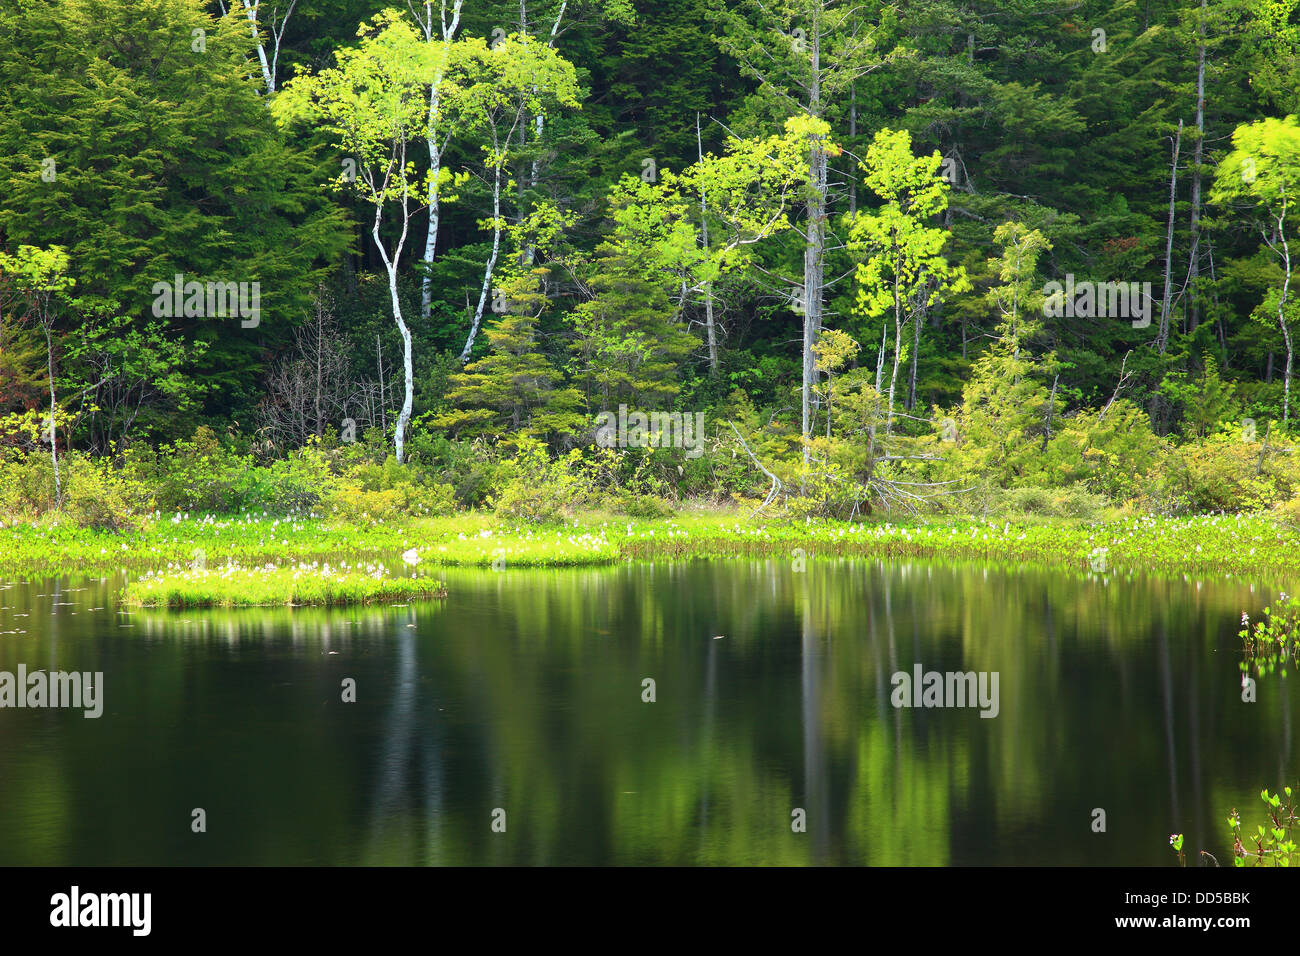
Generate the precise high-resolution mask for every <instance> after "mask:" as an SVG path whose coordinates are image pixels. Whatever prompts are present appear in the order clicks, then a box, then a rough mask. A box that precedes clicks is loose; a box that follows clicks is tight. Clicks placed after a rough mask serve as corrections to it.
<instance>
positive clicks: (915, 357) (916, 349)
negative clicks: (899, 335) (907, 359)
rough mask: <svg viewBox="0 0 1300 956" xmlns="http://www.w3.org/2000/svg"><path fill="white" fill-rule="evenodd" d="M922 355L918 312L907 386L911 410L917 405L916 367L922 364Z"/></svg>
mask: <svg viewBox="0 0 1300 956" xmlns="http://www.w3.org/2000/svg"><path fill="white" fill-rule="evenodd" d="M920 355H921V316H920V314H919V313H918V314H917V316H916V321H915V322H914V323H913V329H912V373H911V382H910V383H909V384H908V387H907V410H908V411H909V412H910V411H911V410H912V409H913V408H914V407H915V406H916V368H917V365H918V364H920Z"/></svg>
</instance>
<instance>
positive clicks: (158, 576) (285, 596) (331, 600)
mask: <svg viewBox="0 0 1300 956" xmlns="http://www.w3.org/2000/svg"><path fill="white" fill-rule="evenodd" d="M446 595H447V590H446V588H444V587H443V585H442V583H441V582H440V581H432V580H429V579H428V578H422V577H410V578H394V577H389V576H388V572H387V570H386V569H385V568H384V567H383V566H382V565H371V566H367V567H350V566H348V565H346V564H343V565H339V566H336V567H331V566H330V565H329V564H325V565H316V564H311V565H307V564H300V565H290V566H285V567H277V566H275V565H265V566H263V567H240V566H238V565H233V564H232V565H227V566H225V567H222V568H217V569H215V570H211V571H207V570H197V569H196V570H170V571H163V572H157V573H154V572H150V573H148V574H146V575H144V576H143V577H141V578H138V579H137V580H135V581H132V582H131V583H130V584H128V585H127V586H126V587H125V588H124V589H123V591H122V599H123V602H124V603H126V604H129V605H134V606H136V607H262V606H270V605H283V604H372V603H374V602H376V601H386V600H393V599H414V598H439V597H446Z"/></svg>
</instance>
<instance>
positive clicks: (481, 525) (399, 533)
mask: <svg viewBox="0 0 1300 956" xmlns="http://www.w3.org/2000/svg"><path fill="white" fill-rule="evenodd" d="M412 550H413V551H414V552H415V558H416V560H417V561H418V562H419V564H420V566H422V567H428V566H430V565H447V566H476V567H496V568H511V567H562V566H577V565H593V564H609V563H613V562H617V561H622V560H654V559H659V558H674V559H683V558H705V559H722V558H733V557H735V558H745V557H781V558H786V559H789V560H798V559H801V558H802V559H804V560H811V559H814V558H817V557H825V556H861V557H869V558H884V559H923V558H943V559H955V560H972V561H979V562H987V563H995V564H1010V565H1017V564H1033V565H1037V566H1040V567H1060V568H1063V569H1068V570H1074V571H1079V572H1098V573H1107V574H1119V575H1123V574H1132V573H1142V572H1153V573H1160V574H1196V575H1203V576H1224V575H1234V576H1249V577H1267V578H1270V579H1279V580H1292V579H1300V532H1298V531H1297V529H1296V528H1294V527H1293V526H1292V525H1289V524H1287V523H1285V522H1281V521H1278V520H1277V519H1275V518H1272V517H1265V516H1237V515H1226V516H1224V515H1219V516H1215V515H1211V516H1202V517H1191V518H1154V517H1134V518H1125V519H1117V520H1113V521H1106V522H1082V521H1070V520H1059V519H1056V520H1051V521H1044V520H1034V519H1029V518H1025V519H1020V520H1011V521H1005V520H997V521H991V520H983V519H972V518H942V519H930V520H916V521H909V522H902V523H900V522H856V523H845V522H834V521H807V522H804V521H799V522H777V521H753V520H750V519H748V518H747V517H746V516H744V515H742V514H738V513H734V512H725V511H700V512H697V513H693V514H683V515H679V516H677V517H675V518H661V519H627V518H621V517H614V516H609V515H600V514H591V515H585V516H579V517H578V518H577V520H576V521H574V522H571V523H567V524H564V525H541V526H521V525H518V524H514V523H510V522H505V521H501V520H498V519H497V518H496V517H495V516H494V515H491V514H484V513H471V514H463V515H456V516H452V517H444V518H425V519H412V520H410V521H408V522H405V523H402V524H386V523H379V522H376V523H368V524H357V523H352V524H349V523H346V522H338V521H330V520H325V519H319V518H314V517H310V516H305V517H294V518H287V519H286V518H274V517H270V516H260V515H259V516H250V515H244V516H238V517H227V518H223V517H213V516H174V517H163V518H159V519H158V520H156V521H154V522H153V523H152V524H151V525H149V526H148V527H147V528H146V529H145V530H144V531H142V532H139V533H136V534H130V535H116V534H112V533H108V532H100V531H90V530H84V529H77V528H71V527H57V526H44V527H41V526H30V525H25V526H17V527H8V528H0V573H3V574H6V575H11V576H12V575H21V576H35V575H40V574H67V573H77V572H81V573H95V572H105V571H113V570H119V569H124V570H127V571H143V570H151V569H160V568H168V567H169V566H170V567H171V568H172V569H183V568H189V567H193V566H207V567H214V568H215V567H219V566H224V565H227V564H230V565H235V566H239V567H245V568H249V567H262V566H264V565H267V564H275V565H294V564H297V565H301V564H304V563H311V562H317V563H319V562H323V561H331V562H333V563H334V564H335V565H337V564H338V562H340V561H343V560H346V561H351V562H353V563H356V562H362V561H383V562H386V563H387V564H388V565H391V566H393V567H400V565H401V558H400V555H401V554H402V553H403V552H410V551H412Z"/></svg>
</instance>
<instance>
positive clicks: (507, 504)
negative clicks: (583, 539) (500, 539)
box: [487, 437, 593, 522]
mask: <svg viewBox="0 0 1300 956" xmlns="http://www.w3.org/2000/svg"><path fill="white" fill-rule="evenodd" d="M514 444H515V454H514V456H513V457H511V458H510V459H508V460H506V461H505V462H503V464H502V476H503V479H504V480H503V482H502V484H501V485H500V486H499V487H497V488H496V489H495V490H494V491H493V493H492V495H491V496H490V497H489V498H488V502H487V503H488V505H489V506H490V507H492V508H494V509H495V510H496V512H497V513H498V514H499V515H501V516H502V517H505V518H510V519H513V520H522V521H530V522H546V521H556V520H558V519H559V518H560V517H561V516H563V515H564V514H565V513H566V512H569V511H571V510H572V509H574V508H578V507H581V506H582V505H583V504H585V503H586V501H587V500H588V497H589V496H590V495H591V493H592V490H593V476H592V474H591V473H590V472H589V471H588V470H587V469H585V468H583V467H582V452H581V451H580V450H578V449H576V448H575V449H573V450H572V451H570V452H569V453H568V454H566V455H563V456H561V457H559V458H555V459H552V458H551V456H550V454H549V453H548V452H547V450H546V446H545V445H543V444H542V443H541V442H539V441H537V440H536V439H533V438H527V437H520V438H518V439H516V440H515V443H514Z"/></svg>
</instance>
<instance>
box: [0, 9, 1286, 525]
mask: <svg viewBox="0 0 1300 956" xmlns="http://www.w3.org/2000/svg"><path fill="white" fill-rule="evenodd" d="M1297 6H1298V4H1297V2H1296V0H1182V2H1180V3H1160V2H1154V3H1144V4H1133V3H1125V2H1114V0H1085V2H1068V0H1067V2H1039V0H904V2H900V3H894V4H884V3H877V2H865V3H853V2H848V0H780V2H775V3H768V2H757V0H533V2H528V0H521V2H518V3H504V2H484V0H439V2H429V0H426V2H415V0H411V2H409V3H408V4H402V3H400V2H398V0H114V2H102V0H8V2H6V4H5V5H4V7H3V9H2V10H0V183H3V187H4V188H3V189H0V456H3V457H0V467H2V468H3V470H4V472H5V475H6V479H5V481H4V482H3V487H2V488H0V497H3V501H0V510H2V511H4V512H5V513H6V514H8V515H26V516H40V515H42V514H46V513H48V512H54V511H70V512H71V513H72V514H73V516H74V517H75V518H76V520H78V521H81V522H83V523H90V524H96V523H98V524H107V525H112V526H118V525H121V524H123V523H127V522H128V521H129V518H130V516H132V515H137V514H141V513H145V512H149V513H152V512H153V511H154V509H155V507H156V508H159V509H168V510H170V509H173V508H175V509H182V510H184V509H191V508H193V509H196V510H214V511H238V510H241V509H252V508H258V509H267V508H272V509H279V510H281V511H283V510H288V509H294V508H302V509H310V508H316V507H317V506H323V507H325V508H327V509H333V510H334V511H340V510H341V511H345V512H352V513H355V514H358V515H360V514H366V515H383V514H387V513H395V514H396V513H429V512H437V511H443V512H446V511H450V510H455V509H458V508H462V507H479V506H483V505H491V506H494V507H496V508H498V509H503V510H505V511H506V512H507V513H511V514H516V515H519V516H522V517H548V516H554V515H555V514H557V513H558V511H559V510H560V508H561V507H562V506H569V505H573V504H577V503H580V502H582V501H584V500H588V501H596V502H603V503H605V504H609V503H611V502H612V503H614V504H615V505H617V506H618V507H622V508H623V509H624V510H627V511H629V513H634V514H635V513H640V514H643V515H648V514H654V513H657V512H658V511H659V510H663V511H664V512H665V513H666V512H667V510H670V509H671V508H672V507H673V506H674V505H675V504H676V503H677V502H680V501H681V500H683V499H699V500H712V501H714V502H723V501H729V500H742V501H749V502H753V503H756V504H759V505H760V506H762V507H767V508H770V509H772V511H773V512H777V511H780V512H781V513H786V514H793V515H800V516H802V515H830V516H838V517H855V516H859V515H863V514H865V513H868V512H873V511H875V512H879V511H881V510H883V511H885V512H892V511H909V512H910V511H915V510H918V509H928V508H941V509H962V510H968V511H982V512H984V513H987V512H989V511H990V510H1001V509H1004V508H1017V509H1021V510H1030V511H1033V510H1038V511H1048V512H1062V513H1070V514H1080V515H1087V514H1092V513H1095V512H1096V511H1097V510H1098V509H1102V508H1120V507H1126V508H1130V509H1136V510H1138V511H1143V512H1153V513H1165V514H1169V513H1186V512H1195V511H1223V510H1227V511H1242V510H1260V509H1267V508H1273V507H1278V508H1282V509H1287V510H1289V511H1290V513H1291V514H1293V515H1296V514H1300V507H1297V498H1296V495H1297V493H1300V457H1298V456H1296V455H1294V454H1293V450H1294V448H1295V443H1294V439H1293V436H1294V435H1295V432H1296V428H1295V425H1294V417H1295V415H1296V413H1297V408H1296V405H1297V398H1296V396H1295V395H1294V394H1293V392H1294V389H1293V381H1292V380H1293V376H1294V364H1295V363H1294V334H1293V332H1294V328H1293V327H1294V326H1295V325H1296V323H1297V321H1300V289H1297V288H1294V286H1295V282H1294V281H1293V277H1292V271H1293V268H1292V255H1293V254H1296V255H1300V210H1293V209H1292V208H1291V206H1292V204H1293V202H1294V201H1295V200H1294V199H1293V197H1294V196H1300V125H1298V123H1297V120H1296V116H1295V114H1296V113H1298V112H1300V11H1298V10H1297ZM696 423H698V424H699V427H698V428H696V429H694V430H693V429H692V426H693V425H695V424H696Z"/></svg>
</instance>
